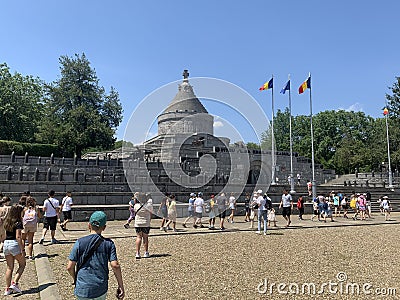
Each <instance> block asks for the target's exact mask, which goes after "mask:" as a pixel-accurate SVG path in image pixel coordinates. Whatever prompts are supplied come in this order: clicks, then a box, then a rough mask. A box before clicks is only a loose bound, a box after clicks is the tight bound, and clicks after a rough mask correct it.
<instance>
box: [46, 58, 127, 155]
mask: <svg viewBox="0 0 400 300" xmlns="http://www.w3.org/2000/svg"><path fill="white" fill-rule="evenodd" d="M59 62H60V70H61V78H60V79H59V80H57V81H55V82H53V83H51V84H49V85H47V97H46V99H45V105H46V117H45V118H44V120H43V123H42V126H41V130H40V134H39V137H40V139H41V141H43V142H48V143H49V142H53V143H56V144H58V145H59V146H60V147H61V148H62V149H64V155H71V154H72V153H75V154H76V155H77V156H78V157H80V156H81V155H82V151H83V150H84V149H86V148H91V147H96V148H100V149H104V150H109V149H112V147H113V146H114V143H115V137H114V134H115V131H116V128H117V126H118V125H119V124H120V122H121V121H122V106H121V104H120V100H119V95H118V93H117V91H116V90H115V89H114V88H112V87H111V91H110V93H109V94H106V93H105V89H104V87H102V86H100V85H99V79H98V78H97V75H96V72H95V70H94V69H93V68H92V67H91V66H90V63H89V61H88V59H87V58H86V56H85V54H82V55H78V54H75V56H74V57H68V56H61V57H60V59H59Z"/></svg>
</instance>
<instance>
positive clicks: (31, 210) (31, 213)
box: [22, 197, 39, 260]
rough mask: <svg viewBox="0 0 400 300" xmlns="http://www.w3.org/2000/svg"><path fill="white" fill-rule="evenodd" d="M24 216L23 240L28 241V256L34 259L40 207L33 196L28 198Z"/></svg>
mask: <svg viewBox="0 0 400 300" xmlns="http://www.w3.org/2000/svg"><path fill="white" fill-rule="evenodd" d="M23 214H24V217H23V219H22V220H23V222H22V223H23V225H24V229H23V230H22V240H23V241H25V240H27V241H28V258H29V259H30V260H33V259H34V257H33V237H34V235H35V232H36V231H37V223H38V215H39V212H38V209H37V207H36V200H35V198H33V197H28V198H27V199H26V207H25V208H24V212H23Z"/></svg>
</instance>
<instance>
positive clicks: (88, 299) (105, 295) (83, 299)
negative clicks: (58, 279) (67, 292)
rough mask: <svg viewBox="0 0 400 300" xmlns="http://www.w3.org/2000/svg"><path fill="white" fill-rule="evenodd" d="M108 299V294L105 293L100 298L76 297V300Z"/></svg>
mask: <svg viewBox="0 0 400 300" xmlns="http://www.w3.org/2000/svg"><path fill="white" fill-rule="evenodd" d="M75 296H76V295H75ZM106 297H107V293H105V294H104V295H101V296H99V297H96V298H85V297H79V296H76V299H77V300H106Z"/></svg>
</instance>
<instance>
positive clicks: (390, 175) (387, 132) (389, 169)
mask: <svg viewBox="0 0 400 300" xmlns="http://www.w3.org/2000/svg"><path fill="white" fill-rule="evenodd" d="M386 106H387V103H386ZM388 116H389V114H386V116H385V121H386V139H387V152H388V164H389V166H388V172H389V188H390V189H391V188H393V178H392V167H391V166H390V165H391V163H390V147H389V125H388Z"/></svg>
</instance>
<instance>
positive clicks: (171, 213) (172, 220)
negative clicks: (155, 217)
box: [163, 195, 177, 232]
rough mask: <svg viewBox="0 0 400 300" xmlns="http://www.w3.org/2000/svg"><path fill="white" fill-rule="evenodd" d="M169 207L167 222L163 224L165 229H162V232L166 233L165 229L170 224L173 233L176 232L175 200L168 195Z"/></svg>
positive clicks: (173, 196) (172, 196)
mask: <svg viewBox="0 0 400 300" xmlns="http://www.w3.org/2000/svg"><path fill="white" fill-rule="evenodd" d="M169 199H170V201H169V205H168V222H167V224H165V227H164V228H163V229H164V231H167V228H170V227H169V225H170V224H171V223H172V230H173V231H174V232H177V230H176V217H177V213H176V200H175V195H170V196H169Z"/></svg>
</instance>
